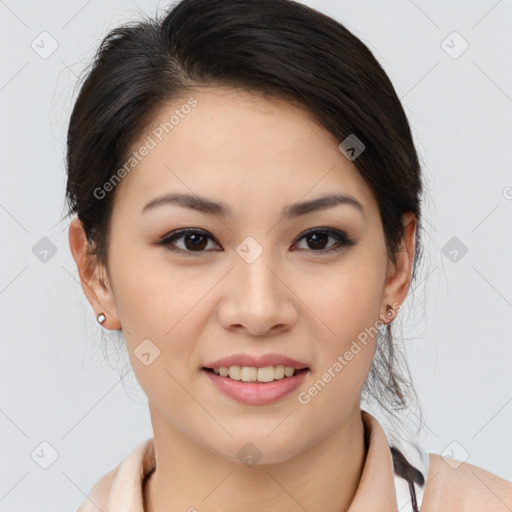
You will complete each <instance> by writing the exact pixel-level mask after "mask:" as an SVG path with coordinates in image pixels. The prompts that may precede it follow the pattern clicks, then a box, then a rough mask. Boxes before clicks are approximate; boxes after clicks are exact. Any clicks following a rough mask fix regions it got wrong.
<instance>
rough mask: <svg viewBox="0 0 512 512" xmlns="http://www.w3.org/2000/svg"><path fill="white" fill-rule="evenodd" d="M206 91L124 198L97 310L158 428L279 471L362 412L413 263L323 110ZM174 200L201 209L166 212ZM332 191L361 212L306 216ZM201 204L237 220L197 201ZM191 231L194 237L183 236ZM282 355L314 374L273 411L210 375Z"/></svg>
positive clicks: (183, 111) (161, 119)
mask: <svg viewBox="0 0 512 512" xmlns="http://www.w3.org/2000/svg"><path fill="white" fill-rule="evenodd" d="M192 96H193V98H194V100H195V102H197V103H195V102H194V101H190V102H189V103H187V101H188V100H189V98H185V100H184V101H183V102H177V103H175V104H173V105H172V106H171V107H169V108H168V109H166V110H162V111H160V112H159V115H158V117H157V118H155V119H154V123H153V124H152V125H151V127H150V128H149V129H148V131H147V133H145V134H144V135H143V136H142V137H141V139H140V141H139V142H138V143H137V144H135V146H134V148H133V150H134V151H137V152H138V155H139V157H137V158H138V159H140V161H139V162H138V164H137V165H136V166H135V167H134V168H133V169H132V170H130V172H129V173H128V174H127V175H126V177H125V178H124V180H123V181H122V183H121V184H120V185H118V187H119V188H118V190H116V191H115V192H116V200H115V205H114V209H113V214H112V219H111V222H112V223H111V232H110V233H111V235H110V236H111V238H110V247H109V270H110V276H109V278H110V285H111V288H110V289H109V290H108V291H107V292H105V293H102V292H98V294H97V299H98V302H99V303H101V305H99V304H98V303H94V307H95V310H96V313H98V312H100V311H102V310H103V311H105V312H106V314H107V322H106V323H105V324H104V325H105V326H106V327H107V328H111V329H116V328H119V327H121V328H122V329H123V333H124V336H125V339H126V343H127V348H128V353H129V356H130V360H131V364H132V366H133V371H134V373H135V375H136V377H137V379H138V381H139V383H140V385H141V386H142V388H143V390H144V392H145V393H146V395H147V397H148V399H149V404H150V409H151V414H152V421H153V427H154V430H155V433H156V432H157V431H160V432H164V431H168V432H169V431H171V430H173V431H179V432H180V433H181V434H182V435H184V436H185V437H186V438H187V439H189V440H191V441H193V442H195V443H197V444H199V445H200V446H202V447H203V448H205V449H207V450H209V451H210V452H212V453H215V454H219V455H222V456H223V457H225V458H227V459H230V460H233V461H235V460H237V459H239V458H240V453H239V450H240V449H241V448H242V447H243V446H245V445H246V443H247V442H251V443H253V445H255V446H256V447H257V449H258V450H259V452H261V453H262V454H263V457H265V459H264V460H265V461H266V462H268V463H273V462H278V461H282V460H285V459H287V458H290V457H292V456H293V455H296V454H298V453H300V452H302V451H304V450H306V449H307V448H308V447H310V446H313V445H315V444H317V443H319V442H320V441H321V440H323V439H325V438H326V437H328V436H329V434H331V433H333V432H334V431H335V430H336V429H338V428H339V427H341V426H342V425H345V424H347V422H349V421H350V420H351V419H353V418H355V417H356V415H359V399H360V392H361V389H362V386H363V384H364V382H365V379H366V377H367V374H368V371H369V368H370V366H371V362H372V358H373V355H374V350H375V343H376V341H377V336H376V327H377V326H378V325H379V317H380V319H381V320H382V319H384V318H385V317H384V316H380V315H382V314H383V312H384V311H385V307H386V304H387V303H389V304H396V303H401V302H402V301H403V299H404V298H405V295H406V292H407V281H408V279H409V273H410V267H409V266H408V265H409V264H410V263H411V261H410V260H408V259H406V260H402V259H399V262H402V261H403V265H402V268H401V270H400V269H395V267H393V268H392V267H391V265H389V266H388V259H387V256H386V252H385V244H384V236H383V230H382V224H381V219H380V215H379V211H378V206H377V202H376V199H375V197H374V195H373V194H372V192H371V190H370V189H369V187H368V186H367V185H366V183H365V182H364V180H363V179H362V178H361V176H360V175H359V173H358V171H357V168H356V167H355V165H354V163H353V162H351V161H349V160H348V159H347V158H346V157H345V156H344V154H342V153H341V152H340V150H339V149H338V145H339V143H340V142H341V141H338V140H336V139H335V138H334V137H333V136H332V135H331V134H330V133H329V132H328V131H326V130H325V129H324V128H322V127H321V126H320V125H319V124H317V123H316V122H315V121H314V119H313V117H312V116H311V115H310V114H308V113H306V112H305V111H303V110H301V109H299V108H297V107H295V106H292V105H291V104H289V103H286V102H284V101H282V100H276V99H270V100H269V99H263V98H260V97H256V96H254V95H250V94H248V93H241V92H235V91H232V90H223V89H211V90H208V91H207V90H203V91H198V92H197V93H195V94H192ZM186 104H188V105H195V106H193V107H191V108H188V107H184V108H182V106H183V105H186ZM176 110H178V111H179V114H178V115H177V117H175V118H174V119H173V121H172V122H173V123H174V124H173V127H172V129H170V128H169V126H170V125H169V124H167V125H165V123H166V122H168V121H169V118H170V117H171V116H172V115H173V114H175V111H176ZM177 120H178V121H177ZM163 126H166V129H163V128H162V127H163ZM166 130H167V132H168V133H167V132H166ZM148 137H150V138H149V139H148ZM144 145H146V147H147V148H149V149H148V150H147V151H145V150H142V151H140V148H141V147H142V146H144ZM142 153H145V156H141V155H142ZM132 163H133V162H132ZM111 193H112V192H111ZM168 194H183V195H186V196H190V197H191V198H194V197H195V198H196V200H195V201H192V199H191V200H187V201H182V202H181V203H178V202H171V201H165V200H161V201H158V202H155V200H156V199H159V198H162V196H166V195H168ZM332 194H339V195H344V196H350V197H351V198H353V200H354V201H353V202H350V201H347V202H333V203H332V204H330V205H329V206H328V207H323V208H298V205H299V204H302V203H306V202H309V201H312V200H314V199H317V198H320V197H323V196H327V195H332ZM198 197H200V198H202V199H204V200H208V201H212V202H215V203H222V205H223V208H225V209H226V210H229V212H230V213H229V214H227V213H226V214H225V212H223V210H222V209H221V208H220V207H215V208H213V207H211V208H209V209H208V208H204V209H199V208H192V207H187V206H186V204H185V203H188V204H189V205H194V204H195V205H196V206H197V205H199V204H200V202H199V201H198V200H197V198H198ZM355 201H357V203H356V202H355ZM357 204H359V205H360V206H357ZM148 205H149V206H148ZM290 208H291V210H290ZM285 212H288V214H285ZM410 227H413V223H412V224H411V226H410ZM182 229H190V230H191V232H192V233H189V234H187V233H185V235H183V234H181V236H180V235H177V236H176V237H175V239H174V240H173V241H169V240H168V239H169V235H170V234H172V233H173V232H175V231H177V230H182ZM309 231H313V233H310V234H309V235H308V234H306V233H307V232H309ZM315 233H316V235H315ZM412 235H413V231H411V230H410V231H409V240H411V239H412ZM71 236H73V235H71ZM166 238H167V240H165V239H166ZM346 239H348V240H350V241H351V242H350V243H348V244H344V240H346ZM165 241H167V245H166V244H165V243H164V242H165ZM410 252H412V248H411V251H410ZM409 256H411V257H412V254H409ZM399 270H400V272H401V273H400V272H399ZM388 271H389V274H388ZM393 272H394V273H393ZM95 289H97V290H98V289H99V288H95ZM91 303H92V302H91ZM102 306H103V307H102ZM116 319H117V320H118V322H117V320H116ZM269 353H273V354H279V355H282V356H286V357H289V358H292V359H294V360H297V361H299V362H302V363H304V364H305V365H306V366H307V367H308V370H307V371H306V372H304V375H302V376H301V379H300V382H299V384H298V385H297V387H296V388H295V389H292V390H291V391H288V393H287V394H285V395H284V396H280V397H279V398H278V399H274V400H273V401H268V400H270V399H268V397H267V403H260V402H258V400H257V399H256V402H257V403H254V402H253V403H246V402H247V401H250V400H251V399H250V396H253V395H249V391H247V389H246V390H245V391H244V390H242V391H241V393H242V394H244V393H246V394H245V395H244V396H245V397H246V402H243V401H241V400H242V399H238V398H233V397H232V396H229V395H227V394H225V392H223V391H222V390H221V389H219V387H217V386H216V385H215V384H214V379H223V377H221V376H215V375H213V374H212V373H211V372H210V374H208V373H207V371H206V370H204V369H203V368H204V367H207V366H208V365H209V363H211V362H213V361H215V360H218V359H220V358H225V357H227V356H231V355H234V354H247V355H250V356H254V357H260V356H263V355H265V354H269ZM350 354H352V355H350ZM250 373H251V371H248V372H247V374H248V375H250ZM287 378H288V377H284V378H283V379H279V380H278V381H276V382H274V384H272V385H273V386H274V387H276V384H277V387H278V386H281V385H282V384H281V383H282V382H284V380H285V379H287ZM296 380H297V379H296ZM279 381H280V382H279ZM230 382H231V384H233V385H234V386H239V387H241V385H240V381H230ZM267 385H268V386H270V384H265V383H260V384H257V383H253V384H251V386H252V387H254V386H260V387H261V386H267ZM242 386H244V385H243V384H242ZM245 386H246V388H247V387H248V386H247V385H245ZM269 389H270V388H269ZM292 412H293V414H291V413H292ZM247 449H248V448H247Z"/></svg>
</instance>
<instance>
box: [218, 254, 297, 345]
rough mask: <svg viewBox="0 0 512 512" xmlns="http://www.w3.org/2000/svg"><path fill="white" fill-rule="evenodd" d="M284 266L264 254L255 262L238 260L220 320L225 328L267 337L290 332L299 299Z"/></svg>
mask: <svg viewBox="0 0 512 512" xmlns="http://www.w3.org/2000/svg"><path fill="white" fill-rule="evenodd" d="M286 277H287V276H286V272H285V271H284V270H283V265H279V264H278V263H277V262H276V260H275V258H274V259H272V258H271V255H270V251H262V252H261V253H260V254H259V255H258V256H257V257H256V258H255V259H251V258H244V257H243V256H242V257H238V256H237V257H235V258H234V268H233V269H232V270H231V272H230V273H229V276H228V277H227V279H226V280H225V283H224V286H225V293H224V298H223V301H222V304H221V307H220V310H219V318H220V321H221V323H222V325H223V326H224V327H225V328H226V329H239V330H242V329H245V330H247V332H248V333H250V334H251V335H254V336H265V335H268V334H269V333H277V332H281V331H283V330H287V329H290V328H291V327H292V326H293V325H294V324H295V322H296V321H297V317H298V314H297V308H296V305H295V304H296V301H297V300H298V299H297V297H296V296H295V295H294V294H293V291H292V290H291V288H290V285H289V284H288V283H286V281H287V279H286Z"/></svg>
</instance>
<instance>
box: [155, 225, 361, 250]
mask: <svg viewBox="0 0 512 512" xmlns="http://www.w3.org/2000/svg"><path fill="white" fill-rule="evenodd" d="M317 233H323V234H327V235H328V236H330V237H333V238H336V239H337V240H338V243H339V245H338V247H334V248H329V249H320V250H314V249H309V250H310V251H311V252H313V253H320V254H326V253H329V254H330V253H333V252H338V251H341V250H342V249H345V248H347V247H351V246H353V245H355V243H356V242H355V240H353V239H351V238H349V237H348V236H347V235H346V233H344V232H343V231H338V230H336V229H332V228H315V229H311V230H309V231H306V232H305V233H304V234H303V235H301V236H300V237H299V238H298V239H297V241H300V240H302V239H303V238H307V237H308V236H310V235H314V234H317ZM190 234H200V235H203V236H206V237H208V238H210V240H213V241H214V242H215V240H214V239H213V237H212V236H211V235H210V234H209V233H208V232H206V231H203V230H201V229H190V228H189V229H178V230H176V231H173V232H171V233H169V234H168V235H166V236H165V237H164V238H163V239H162V240H161V241H160V242H158V245H162V246H164V247H165V248H166V249H168V250H169V251H172V252H176V253H182V254H186V255H187V256H192V257H195V256H196V255H199V254H201V253H203V252H207V251H205V250H202V251H188V250H185V249H180V248H177V247H174V246H172V245H171V244H172V243H173V242H174V241H176V240H179V239H181V238H183V237H185V236H186V235H190ZM215 243H217V242H215ZM305 250H308V249H305Z"/></svg>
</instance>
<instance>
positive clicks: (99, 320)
mask: <svg viewBox="0 0 512 512" xmlns="http://www.w3.org/2000/svg"><path fill="white" fill-rule="evenodd" d="M106 319H107V317H106V316H105V315H104V314H103V313H100V314H99V315H98V318H97V320H98V322H99V323H100V324H103V322H104V321H105V320H106Z"/></svg>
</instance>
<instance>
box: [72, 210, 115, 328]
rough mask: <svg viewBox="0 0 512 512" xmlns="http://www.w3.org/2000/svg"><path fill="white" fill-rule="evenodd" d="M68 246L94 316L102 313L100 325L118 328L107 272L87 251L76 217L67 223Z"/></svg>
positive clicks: (85, 241)
mask: <svg viewBox="0 0 512 512" xmlns="http://www.w3.org/2000/svg"><path fill="white" fill-rule="evenodd" d="M69 247H70V249H71V254H72V255H73V259H74V260H75V263H76V266H77V268H78V274H79V276H80V283H81V285H82V290H83V291H84V293H85V296H86V297H87V300H88V301H89V303H90V304H91V306H92V308H93V310H94V312H95V317H96V318H97V317H98V315H99V314H100V313H104V314H105V316H106V317H107V318H106V320H105V322H103V324H102V326H103V327H106V328H108V329H113V330H117V329H120V328H121V323H120V322H119V320H118V319H119V315H118V310H117V303H116V300H115V297H114V294H113V293H112V289H111V286H110V283H109V280H108V276H107V272H106V270H105V269H104V268H103V267H102V266H100V265H99V264H97V262H96V257H95V256H94V255H91V254H89V253H88V251H87V249H88V247H89V243H88V241H87V237H86V235H85V231H84V228H83V225H82V222H81V221H80V220H79V219H78V218H75V219H73V220H72V221H71V223H70V225H69Z"/></svg>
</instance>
